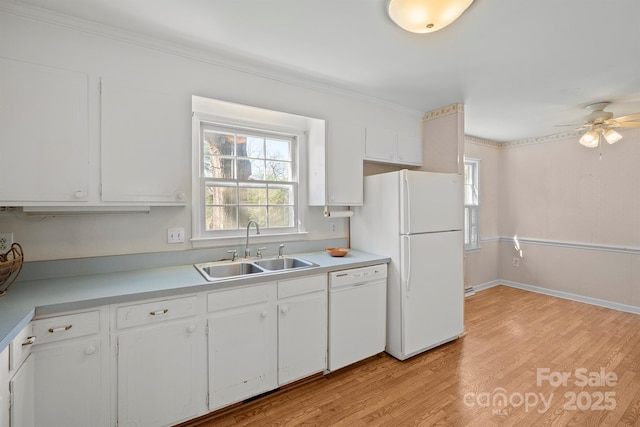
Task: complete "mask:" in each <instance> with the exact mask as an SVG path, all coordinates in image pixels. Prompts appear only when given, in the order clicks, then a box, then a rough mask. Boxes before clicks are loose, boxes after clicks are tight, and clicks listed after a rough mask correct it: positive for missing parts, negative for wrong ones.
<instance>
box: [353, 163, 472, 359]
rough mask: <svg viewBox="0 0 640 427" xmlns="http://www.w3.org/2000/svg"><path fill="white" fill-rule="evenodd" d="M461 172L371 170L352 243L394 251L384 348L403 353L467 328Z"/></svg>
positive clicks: (453, 336) (403, 355)
mask: <svg viewBox="0 0 640 427" xmlns="http://www.w3.org/2000/svg"><path fill="white" fill-rule="evenodd" d="M463 214H464V204H463V182H462V175H457V174H444V173H432V172H418V171H409V170H401V171H398V172H390V173H384V174H380V175H372V176H367V177H365V179H364V205H363V206H362V207H358V208H354V215H353V217H352V218H351V220H350V221H351V224H350V226H351V247H352V248H354V249H359V250H362V251H366V252H372V253H375V254H379V255H385V256H388V257H389V258H391V263H390V264H389V269H388V287H387V343H386V351H387V353H389V354H391V355H392V356H394V357H396V358H397V359H400V360H404V359H407V358H409V357H411V356H414V355H416V354H418V353H421V352H423V351H425V350H428V349H430V348H433V347H436V346H438V345H440V344H443V343H446V342H448V341H452V340H454V339H456V338H458V337H459V336H460V335H461V334H462V333H463V332H464V279H463V276H464V275H463V264H462V263H463V252H464V243H463V234H462V228H463Z"/></svg>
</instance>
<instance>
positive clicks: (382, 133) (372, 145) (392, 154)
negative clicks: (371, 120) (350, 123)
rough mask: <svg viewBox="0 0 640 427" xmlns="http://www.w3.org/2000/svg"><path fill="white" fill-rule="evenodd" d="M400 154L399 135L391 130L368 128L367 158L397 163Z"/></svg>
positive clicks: (366, 141)
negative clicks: (398, 153)
mask: <svg viewBox="0 0 640 427" xmlns="http://www.w3.org/2000/svg"><path fill="white" fill-rule="evenodd" d="M397 152H398V133H397V132H396V131H394V130H391V129H384V128H375V127H368V128H367V129H366V140H365V158H366V159H369V160H374V161H380V162H390V163H395V162H396V161H397Z"/></svg>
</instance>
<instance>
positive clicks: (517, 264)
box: [513, 258, 520, 267]
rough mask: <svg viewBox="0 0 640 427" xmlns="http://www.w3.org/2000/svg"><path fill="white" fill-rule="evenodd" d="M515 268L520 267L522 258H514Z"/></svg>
mask: <svg viewBox="0 0 640 427" xmlns="http://www.w3.org/2000/svg"><path fill="white" fill-rule="evenodd" d="M513 266H514V267H520V258H514V259H513Z"/></svg>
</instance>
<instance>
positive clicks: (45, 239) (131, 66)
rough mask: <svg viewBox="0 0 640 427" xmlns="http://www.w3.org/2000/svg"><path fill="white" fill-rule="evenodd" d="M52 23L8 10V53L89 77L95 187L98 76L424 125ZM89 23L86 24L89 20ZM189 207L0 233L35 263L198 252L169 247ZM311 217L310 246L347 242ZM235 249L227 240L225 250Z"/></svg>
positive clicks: (14, 218) (19, 224)
mask: <svg viewBox="0 0 640 427" xmlns="http://www.w3.org/2000/svg"><path fill="white" fill-rule="evenodd" d="M56 19H57V18H56ZM48 21H49V19H45V20H32V19H28V18H24V17H20V16H15V15H10V14H8V13H4V12H1V13H0V40H2V43H0V56H1V57H5V58H10V59H15V60H20V61H27V62H32V63H37V64H42V65H47V66H52V67H57V68H62V69H68V70H74V71H80V72H84V73H87V74H88V75H89V77H90V88H89V89H90V99H89V104H90V105H89V108H90V138H91V141H90V143H91V144H90V146H91V147H92V148H91V164H90V167H91V179H92V180H93V182H94V183H99V180H100V172H99V168H98V165H99V157H98V156H99V153H98V147H99V135H100V128H99V118H100V115H99V105H100V99H99V94H98V91H97V87H98V86H97V85H98V81H99V78H100V77H105V78H106V77H108V78H114V79H118V80H125V81H127V82H129V83H131V84H134V85H140V86H144V87H158V88H159V87H161V88H162V89H163V91H165V92H170V93H174V94H178V95H180V96H184V99H185V105H190V100H191V96H192V95H200V96H204V97H210V98H214V99H221V100H226V101H230V102H236V103H242V104H247V105H253V106H257V107H261V108H268V109H273V110H278V111H283V112H288V113H293V114H299V115H304V116H310V117H317V118H320V119H325V120H327V121H329V122H330V121H331V120H345V119H347V120H349V121H350V122H351V123H354V124H358V125H361V126H363V127H364V126H367V125H369V126H371V125H376V126H383V127H387V128H392V129H398V130H402V131H407V132H410V133H415V131H416V129H419V128H420V126H421V117H420V115H419V114H416V113H414V112H409V111H403V110H400V109H397V108H392V107H390V106H387V105H383V104H381V103H376V102H372V101H368V100H365V99H363V98H358V97H355V96H351V95H349V94H345V93H341V92H338V91H336V90H325V89H315V88H312V87H311V85H299V84H293V83H287V82H284V81H281V80H276V79H273V78H267V77H262V76H260V75H258V74H256V73H248V72H242V71H238V70H235V69H232V68H229V67H223V66H218V65H215V64H214V63H213V62H212V61H214V60H215V57H213V56H212V57H211V58H212V61H209V62H207V61H204V60H201V58H198V59H196V58H194V57H193V56H189V55H188V54H185V55H179V54H175V53H174V52H171V53H168V52H165V51H163V50H162V49H157V48H150V47H146V46H142V45H141V44H139V43H137V42H136V43H130V42H125V41H120V40H117V39H116V38H114V37H107V36H102V35H97V34H96V33H95V32H94V31H93V30H92V29H89V31H84V30H78V29H74V25H75V24H74V22H73V21H70V22H69V24H70V25H58V24H51V23H48ZM82 25H83V26H86V23H83V24H82ZM123 39H125V38H124V37H123ZM185 113H186V114H185V117H186V120H185V126H184V129H182V132H183V134H184V141H185V148H184V149H185V150H186V152H187V155H185V159H190V151H191V142H190V141H191V127H190V119H189V117H190V111H186V112H185ZM3 160H4V159H3ZM185 170H186V171H189V170H190V163H187V164H185ZM25 173H33V171H25ZM36 173H37V172H36ZM42 178H43V179H46V177H42ZM95 187H96V188H97V185H95ZM189 194H190V192H189ZM94 197H96V196H95V195H94ZM190 203H191V201H190V200H188V201H187V207H185V208H173V207H165V208H152V210H151V213H150V214H148V215H110V216H105V215H85V216H69V217H46V218H44V219H43V218H39V217H36V218H33V217H25V216H21V215H15V214H8V213H6V212H5V213H3V212H0V231H2V232H14V235H15V240H16V241H19V242H20V243H21V244H22V245H23V246H24V248H25V253H26V254H27V259H28V260H29V261H34V260H49V259H61V258H73V257H86V256H100V255H111V254H123V253H142V252H158V251H172V250H183V249H190V248H191V245H190V244H189V243H185V244H178V245H168V244H167V242H166V230H167V228H169V227H185V229H186V230H187V233H189V231H190V229H191V209H190ZM307 218H308V227H307V231H308V232H309V234H308V239H315V240H317V239H324V238H336V237H346V236H347V235H348V228H347V221H346V220H338V230H337V232H336V233H331V232H330V227H329V223H328V222H327V220H326V219H324V218H323V217H322V208H320V207H318V208H308V212H307ZM332 221H336V220H335V219H332ZM187 237H189V236H187ZM229 244H230V243H229V242H228V241H227V242H225V245H229Z"/></svg>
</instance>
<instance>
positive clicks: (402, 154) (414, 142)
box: [398, 132, 422, 166]
mask: <svg viewBox="0 0 640 427" xmlns="http://www.w3.org/2000/svg"><path fill="white" fill-rule="evenodd" d="M398 162H399V163H405V164H410V165H418V166H420V165H422V140H421V139H420V137H418V136H417V135H411V134H409V133H406V132H400V133H399V134H398Z"/></svg>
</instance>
